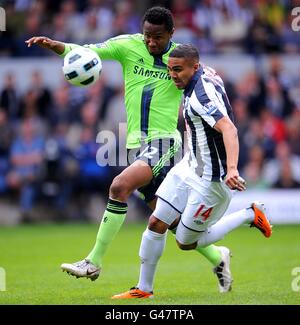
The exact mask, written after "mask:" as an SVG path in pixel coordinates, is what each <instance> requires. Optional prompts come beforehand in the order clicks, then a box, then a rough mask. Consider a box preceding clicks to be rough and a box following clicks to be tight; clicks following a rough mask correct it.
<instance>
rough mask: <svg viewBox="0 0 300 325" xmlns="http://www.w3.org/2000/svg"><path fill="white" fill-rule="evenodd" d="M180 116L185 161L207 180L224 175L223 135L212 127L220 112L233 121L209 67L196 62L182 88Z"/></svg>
mask: <svg viewBox="0 0 300 325" xmlns="http://www.w3.org/2000/svg"><path fill="white" fill-rule="evenodd" d="M183 116H184V118H185V121H186V127H187V131H188V146H189V151H190V153H189V163H190V166H191V167H192V168H194V170H195V172H196V173H197V174H198V175H199V176H201V177H203V178H204V179H207V180H209V181H215V182H220V181H222V179H224V177H225V176H226V172H227V168H226V151H225V146H224V142H223V136H222V134H221V133H219V132H218V131H217V130H215V129H214V128H213V127H214V125H215V124H216V122H217V121H218V120H219V119H221V118H222V117H224V116H228V117H229V118H230V119H231V120H232V121H233V113H232V108H231V106H230V103H229V100H228V97H227V94H226V91H225V88H224V83H223V81H222V79H221V78H220V76H219V75H218V74H217V73H216V72H215V71H214V70H213V69H211V68H209V67H205V66H200V69H199V70H198V71H197V72H196V73H195V75H194V76H193V77H192V79H191V80H190V82H189V83H188V85H187V87H186V88H185V91H184V107H183Z"/></svg>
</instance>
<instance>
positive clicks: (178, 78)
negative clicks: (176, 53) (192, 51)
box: [168, 57, 199, 89]
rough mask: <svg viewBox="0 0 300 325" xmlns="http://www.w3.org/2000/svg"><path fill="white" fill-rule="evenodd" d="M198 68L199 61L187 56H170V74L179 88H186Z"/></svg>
mask: <svg viewBox="0 0 300 325" xmlns="http://www.w3.org/2000/svg"><path fill="white" fill-rule="evenodd" d="M198 68H199V63H198V62H195V61H193V60H187V59H185V58H173V57H170V58H169V61H168V70H169V74H170V76H171V78H172V80H173V81H174V83H175V86H176V87H177V88H178V89H184V88H185V87H186V86H187V84H188V83H189V81H190V79H191V78H192V77H193V75H194V73H195V72H196V71H197V70H198Z"/></svg>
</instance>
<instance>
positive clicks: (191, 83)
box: [184, 66, 203, 97]
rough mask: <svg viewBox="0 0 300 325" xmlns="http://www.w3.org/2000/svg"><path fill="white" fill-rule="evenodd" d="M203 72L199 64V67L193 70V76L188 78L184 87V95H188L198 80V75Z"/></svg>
mask: <svg viewBox="0 0 300 325" xmlns="http://www.w3.org/2000/svg"><path fill="white" fill-rule="evenodd" d="M202 74H203V68H202V67H201V66H200V67H199V69H198V70H197V71H196V72H195V74H194V75H193V77H192V78H191V79H190V81H189V83H188V84H187V85H186V87H185V89H184V96H185V97H190V96H191V94H192V92H193V90H194V88H195V85H196V83H197V81H198V80H199V78H200V76H201V75H202Z"/></svg>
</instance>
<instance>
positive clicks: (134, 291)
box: [111, 287, 154, 299]
mask: <svg viewBox="0 0 300 325" xmlns="http://www.w3.org/2000/svg"><path fill="white" fill-rule="evenodd" d="M131 298H142V299H144V298H154V295H153V292H145V291H142V290H140V289H139V288H135V287H133V288H131V289H130V290H129V291H126V292H123V293H119V294H117V295H114V296H112V297H111V299H131Z"/></svg>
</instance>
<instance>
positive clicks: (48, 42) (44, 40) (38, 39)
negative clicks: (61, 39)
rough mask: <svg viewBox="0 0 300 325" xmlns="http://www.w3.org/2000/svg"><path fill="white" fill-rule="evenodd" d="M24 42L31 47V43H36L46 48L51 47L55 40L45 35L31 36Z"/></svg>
mask: <svg viewBox="0 0 300 325" xmlns="http://www.w3.org/2000/svg"><path fill="white" fill-rule="evenodd" d="M25 43H26V44H27V46H28V47H31V45H33V44H36V45H39V46H41V47H44V48H46V49H52V48H53V47H54V45H55V41H53V40H52V39H51V38H49V37H45V36H35V37H31V38H30V39H29V40H27V41H25Z"/></svg>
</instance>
